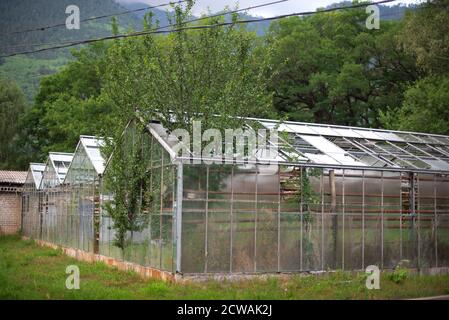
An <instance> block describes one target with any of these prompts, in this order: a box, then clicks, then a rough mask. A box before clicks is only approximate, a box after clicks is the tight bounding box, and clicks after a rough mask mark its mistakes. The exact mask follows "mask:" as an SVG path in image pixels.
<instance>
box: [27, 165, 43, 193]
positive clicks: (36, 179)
mask: <svg viewBox="0 0 449 320" xmlns="http://www.w3.org/2000/svg"><path fill="white" fill-rule="evenodd" d="M44 170H45V163H30V169H29V171H28V176H29V178H30V179H29V178H28V177H27V181H28V180H31V181H32V183H33V184H34V187H35V188H36V189H39V187H40V185H41V180H42V175H43V174H44Z"/></svg>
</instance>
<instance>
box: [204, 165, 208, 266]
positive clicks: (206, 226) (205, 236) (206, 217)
mask: <svg viewBox="0 0 449 320" xmlns="http://www.w3.org/2000/svg"><path fill="white" fill-rule="evenodd" d="M208 218H209V166H206V216H205V219H206V221H205V222H206V225H205V231H204V272H205V273H207V257H208V250H207V249H208V248H207V242H208V227H209V219H208Z"/></svg>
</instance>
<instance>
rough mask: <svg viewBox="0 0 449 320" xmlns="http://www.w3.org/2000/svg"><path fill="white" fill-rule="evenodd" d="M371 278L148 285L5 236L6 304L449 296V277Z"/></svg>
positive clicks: (0, 278) (1, 252) (2, 290)
mask: <svg viewBox="0 0 449 320" xmlns="http://www.w3.org/2000/svg"><path fill="white" fill-rule="evenodd" d="M72 264H74V265H77V266H78V267H79V268H80V279H81V280H80V286H81V288H80V289H79V290H68V289H66V288H65V281H66V277H67V275H66V274H65V269H66V267H67V266H68V265H72ZM364 279H365V276H364V275H363V274H361V275H356V276H354V275H350V274H348V273H343V272H335V273H329V274H327V275H322V276H299V275H298V276H294V277H290V278H285V279H284V278H268V279H266V280H245V281H239V282H230V281H222V282H218V281H207V282H196V283H188V284H175V283H165V282H162V281H157V280H142V279H141V278H139V277H138V276H137V275H136V274H134V273H131V272H121V271H118V270H115V269H112V268H109V267H107V266H106V265H104V264H102V263H94V264H89V263H85V262H79V261H76V260H75V259H72V258H69V257H67V256H65V255H64V254H63V253H62V252H61V251H58V250H53V249H49V248H42V247H39V246H37V245H35V244H34V242H33V241H24V240H20V238H19V237H18V236H8V237H0V299H214V300H215V299H395V298H411V297H420V296H433V295H441V294H449V275H445V276H415V275H408V276H407V277H406V278H405V279H404V280H402V281H400V282H398V281H394V280H395V279H394V277H391V276H389V275H388V274H385V275H382V280H381V289H380V290H367V289H366V288H365V285H364V283H365V282H364Z"/></svg>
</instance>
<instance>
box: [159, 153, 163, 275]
mask: <svg viewBox="0 0 449 320" xmlns="http://www.w3.org/2000/svg"><path fill="white" fill-rule="evenodd" d="M160 169H161V181H160V192H159V197H160V204H159V267H160V268H161V269H162V233H163V232H162V223H163V219H162V214H163V211H162V209H163V206H164V199H163V198H164V193H163V187H164V152H162V154H161V168H160Z"/></svg>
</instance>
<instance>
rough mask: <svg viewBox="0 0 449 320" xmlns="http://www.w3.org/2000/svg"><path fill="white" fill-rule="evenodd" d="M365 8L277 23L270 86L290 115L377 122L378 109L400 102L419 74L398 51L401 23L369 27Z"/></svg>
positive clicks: (335, 121)
mask: <svg viewBox="0 0 449 320" xmlns="http://www.w3.org/2000/svg"><path fill="white" fill-rule="evenodd" d="M366 17H367V15H366V13H365V11H364V10H354V9H351V10H344V11H340V12H333V13H323V14H316V15H313V16H310V17H304V18H298V17H294V18H289V19H284V20H281V21H279V22H276V23H273V24H272V26H271V30H270V33H269V35H268V37H267V43H268V45H269V46H270V48H271V49H270V50H271V51H272V55H271V65H270V67H271V70H272V72H271V73H270V77H269V79H270V89H271V90H272V91H273V92H274V100H273V103H274V106H275V107H276V109H277V110H278V111H279V112H280V113H281V114H283V115H286V116H287V117H288V118H289V119H291V120H300V121H315V122H319V123H333V124H342V125H362V126H378V125H379V121H378V113H379V110H385V109H386V108H387V107H388V106H391V107H397V106H399V105H400V103H401V101H402V93H403V90H404V88H406V86H407V84H408V83H409V82H410V81H414V80H415V79H416V78H417V77H418V74H417V72H416V69H415V67H414V62H413V60H412V59H411V58H410V57H407V56H406V55H405V54H404V53H403V52H402V51H400V50H398V48H397V46H396V44H395V43H396V42H395V34H396V33H397V31H398V30H399V29H400V27H401V25H400V23H398V22H388V21H382V24H381V28H380V30H368V29H366V28H365V20H366Z"/></svg>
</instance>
